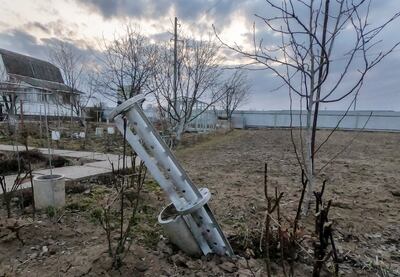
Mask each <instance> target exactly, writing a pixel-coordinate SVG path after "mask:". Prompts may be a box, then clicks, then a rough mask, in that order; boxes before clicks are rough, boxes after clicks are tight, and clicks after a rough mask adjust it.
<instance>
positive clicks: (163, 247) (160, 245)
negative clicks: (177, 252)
mask: <svg viewBox="0 0 400 277" xmlns="http://www.w3.org/2000/svg"><path fill="white" fill-rule="evenodd" d="M157 249H158V250H160V251H161V252H162V253H164V254H167V255H169V256H170V255H172V253H173V251H172V248H171V247H169V246H168V245H167V244H166V243H165V241H163V240H160V241H159V242H158V243H157Z"/></svg>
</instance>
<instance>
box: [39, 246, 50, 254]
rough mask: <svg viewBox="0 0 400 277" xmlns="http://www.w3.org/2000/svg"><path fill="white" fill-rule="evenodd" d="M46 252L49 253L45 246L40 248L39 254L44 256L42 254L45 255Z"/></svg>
mask: <svg viewBox="0 0 400 277" xmlns="http://www.w3.org/2000/svg"><path fill="white" fill-rule="evenodd" d="M47 252H49V248H48V247H47V246H46V245H44V246H43V247H42V253H40V254H41V255H44V254H46V253H47Z"/></svg>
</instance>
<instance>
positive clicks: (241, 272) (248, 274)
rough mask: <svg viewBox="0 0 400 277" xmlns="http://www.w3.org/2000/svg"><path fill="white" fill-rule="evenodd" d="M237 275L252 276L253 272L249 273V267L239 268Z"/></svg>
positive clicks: (241, 276) (242, 276)
mask: <svg viewBox="0 0 400 277" xmlns="http://www.w3.org/2000/svg"><path fill="white" fill-rule="evenodd" d="M237 276H238V277H251V276H253V273H251V271H250V270H249V269H243V268H241V269H239V270H238V272H237Z"/></svg>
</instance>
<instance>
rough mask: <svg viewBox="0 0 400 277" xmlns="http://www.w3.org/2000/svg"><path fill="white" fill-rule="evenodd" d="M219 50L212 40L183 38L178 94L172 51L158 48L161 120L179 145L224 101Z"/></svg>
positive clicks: (155, 81) (156, 87) (155, 80)
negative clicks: (192, 127) (190, 126)
mask: <svg viewBox="0 0 400 277" xmlns="http://www.w3.org/2000/svg"><path fill="white" fill-rule="evenodd" d="M218 50H219V46H218V45H217V44H215V43H214V42H213V41H212V39H211V38H208V39H200V40H195V39H191V38H188V37H186V38H183V40H182V44H181V47H179V49H178V50H177V52H178V55H177V72H178V76H177V79H176V82H177V85H176V91H175V90H174V70H173V66H174V61H173V55H171V53H172V49H171V48H170V47H169V46H168V45H165V46H164V47H160V48H159V58H158V64H157V70H156V74H155V75H154V78H153V83H152V84H153V87H154V96H155V99H156V101H157V104H158V107H159V111H160V113H161V117H162V118H165V119H167V120H168V123H169V128H168V129H169V131H171V133H172V134H173V135H174V137H175V142H176V143H179V141H180V140H181V138H182V134H183V133H184V132H185V130H186V128H187V126H188V124H189V123H190V122H192V121H193V120H195V119H196V118H197V117H199V116H200V115H201V114H203V113H204V112H205V111H206V110H208V109H209V108H210V107H212V106H213V105H214V104H215V103H216V102H217V101H218V100H219V99H220V98H221V86H220V85H219V84H218V81H219V80H220V77H221V67H220V58H219V57H218V55H217V54H218Z"/></svg>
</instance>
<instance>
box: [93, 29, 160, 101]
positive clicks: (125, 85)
mask: <svg viewBox="0 0 400 277" xmlns="http://www.w3.org/2000/svg"><path fill="white" fill-rule="evenodd" d="M104 48H105V49H104V53H103V55H102V56H101V57H99V59H100V61H101V66H100V72H101V77H102V78H101V79H100V80H99V81H100V82H99V84H100V87H101V88H102V94H103V96H104V97H106V98H107V99H109V100H112V101H113V102H118V101H124V100H127V99H129V98H131V97H133V96H135V95H137V94H139V93H144V94H148V93H151V90H149V81H150V78H151V77H152V76H153V74H154V68H155V66H156V63H157V56H156V46H155V45H153V44H151V43H150V41H149V39H148V38H147V37H145V36H144V35H142V34H141V33H140V31H138V30H137V28H135V27H133V26H131V25H127V26H126V27H125V32H124V34H122V35H120V36H117V35H116V36H115V38H114V40H113V41H111V42H106V41H104Z"/></svg>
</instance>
